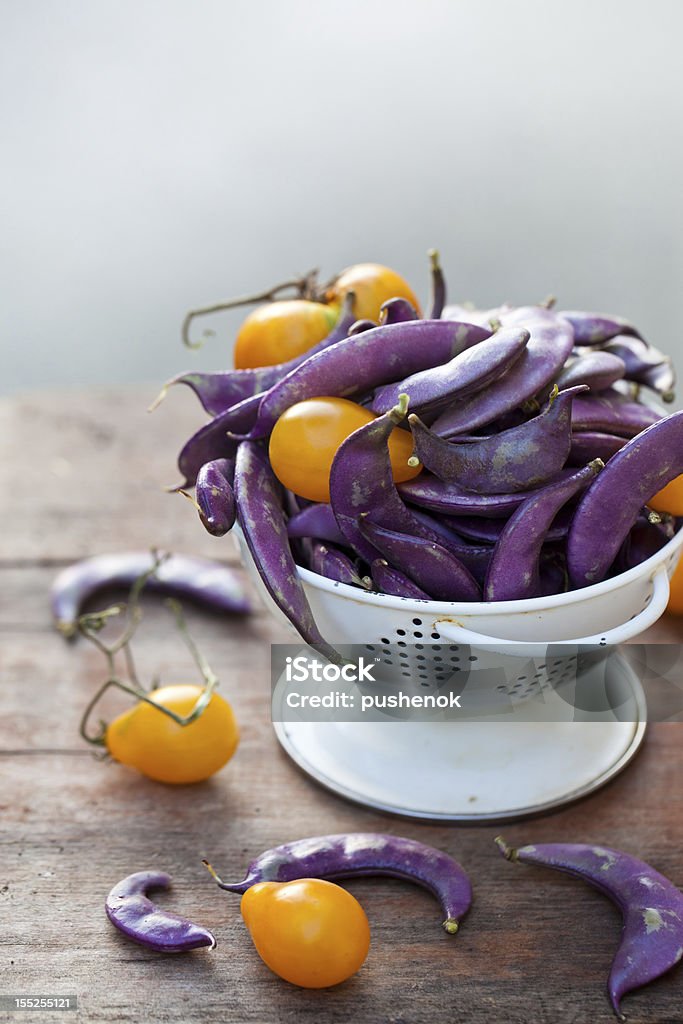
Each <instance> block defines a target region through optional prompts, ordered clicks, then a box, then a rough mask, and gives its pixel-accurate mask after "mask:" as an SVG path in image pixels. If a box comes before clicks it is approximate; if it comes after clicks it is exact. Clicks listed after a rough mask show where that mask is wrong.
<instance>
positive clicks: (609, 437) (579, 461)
mask: <svg viewBox="0 0 683 1024" xmlns="http://www.w3.org/2000/svg"><path fill="white" fill-rule="evenodd" d="M627 441H628V438H627V437H617V435H616V434H603V433H600V431H597V430H581V431H577V432H574V433H573V434H572V446H571V448H570V450H569V459H568V462H569V465H570V466H585V465H586V463H587V462H590V460H591V459H602V461H603V462H608V461H609V460H610V459H611V458H612V456H613V455H616V453H617V452H618V451H619V450H620V449H621V448H623V447H624V445H625V444H626V442H627Z"/></svg>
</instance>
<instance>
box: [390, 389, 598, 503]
mask: <svg viewBox="0 0 683 1024" xmlns="http://www.w3.org/2000/svg"><path fill="white" fill-rule="evenodd" d="M587 390H588V389H587V388H586V386H585V385H579V386H578V387H574V388H568V389H567V390H566V391H560V393H559V394H558V393H557V388H556V387H555V388H553V391H552V392H551V393H550V397H549V399H548V404H547V406H546V408H545V409H544V410H543V412H541V413H540V414H539V415H538V416H535V417H533V419H530V420H527V421H526V423H522V424H521V425H520V426H518V427H511V428H510V429H509V430H504V431H503V432H502V433H500V434H493V435H492V436H490V437H485V438H481V439H480V440H475V441H467V442H460V441H458V439H457V438H456V439H455V440H454V441H447V440H446V439H445V438H443V437H439V436H438V435H437V434H436V433H435V432H434V431H432V430H428V429H427V427H425V425H424V424H423V423H422V422H421V421H420V420H419V419H418V417H417V416H409V417H408V422H409V423H410V429H411V430H412V432H413V441H414V443H415V455H416V458H417V459H418V460H419V461H420V462H421V463H422V464H423V465H424V466H425V467H426V468H427V469H428V470H430V472H432V473H434V475H435V476H438V477H439V478H440V479H441V480H445V481H447V482H449V483H457V484H458V486H459V487H464V488H465V489H467V490H470V491H474V492H476V493H477V494H511V493H514V492H515V491H526V490H529V488H531V487H537V486H538V485H540V484H543V483H545V482H546V481H548V480H551V479H553V477H555V476H557V474H558V473H559V472H560V470H561V469H562V467H563V466H564V464H565V462H566V461H567V456H568V455H569V450H570V448H571V414H572V402H573V400H574V399H575V398H576V396H577V395H578V394H580V393H581V392H582V391H587Z"/></svg>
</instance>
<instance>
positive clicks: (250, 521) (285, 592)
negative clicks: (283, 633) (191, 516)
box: [235, 441, 342, 664]
mask: <svg viewBox="0 0 683 1024" xmlns="http://www.w3.org/2000/svg"><path fill="white" fill-rule="evenodd" d="M235 499H236V502H237V519H238V522H239V524H240V526H241V528H242V533H243V534H244V539H245V541H246V543H247V547H248V548H249V551H250V553H251V557H252V558H253V560H254V564H255V565H256V568H257V569H258V572H259V575H260V577H261V579H262V580H263V583H264V584H265V587H266V589H267V591H268V593H269V594H270V596H271V597H272V598H273V600H274V601H275V603H276V605H277V606H278V608H279V609H280V610H281V611H282V613H283V614H284V615H286V617H287V618H288V619H289V621H290V622H291V623H292V625H293V626H294V628H295V629H296V630H297V631H298V632H299V634H300V636H301V637H302V638H303V639H304V640H305V641H306V643H307V644H309V645H310V646H311V647H313V648H314V650H317V651H318V652H319V653H320V654H322V655H323V657H325V658H327V659H328V661H331V662H333V663H335V664H337V663H339V662H340V661H341V660H342V659H341V657H340V655H339V654H338V652H337V651H336V650H335V649H334V648H333V647H332V646H331V645H330V644H328V643H327V641H326V640H325V639H324V638H323V636H322V635H321V633H320V630H319V629H318V627H317V625H316V623H315V620H314V618H313V612H312V611H311V607H310V605H309V603H308V600H307V598H306V594H305V593H304V589H303V586H302V584H301V580H300V579H299V574H298V571H297V567H296V564H295V562H294V558H293V557H292V552H291V550H290V547H289V539H288V537H287V525H286V523H285V516H284V512H283V510H282V504H281V493H280V484H279V483H278V481H277V480H276V479H275V475H274V473H273V471H272V469H271V467H270V463H269V461H268V455H267V452H265V451H264V449H263V448H261V446H260V445H258V444H255V443H254V442H252V441H242V443H241V444H240V445H239V447H238V449H237V458H236V462H235Z"/></svg>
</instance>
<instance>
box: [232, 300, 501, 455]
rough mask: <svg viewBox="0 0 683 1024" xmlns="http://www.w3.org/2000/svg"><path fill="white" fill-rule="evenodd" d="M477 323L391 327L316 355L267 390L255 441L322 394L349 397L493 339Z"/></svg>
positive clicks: (426, 322)
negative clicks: (296, 407)
mask: <svg viewBox="0 0 683 1024" xmlns="http://www.w3.org/2000/svg"><path fill="white" fill-rule="evenodd" d="M490 333H491V332H490V331H487V330H485V329H484V328H482V327H476V326H474V325H473V324H458V323H454V322H452V321H444V320H416V321H411V322H409V323H399V324H385V325H384V326H382V327H374V328H372V329H371V330H367V331H363V332H362V333H361V334H355V335H353V336H352V337H349V338H345V339H344V340H343V341H338V342H337V344H336V345H332V347H331V348H328V349H325V351H324V352H318V353H317V354H316V355H314V356H311V358H310V359H307V360H306V362H305V363H302V364H301V366H298V367H297V368H296V369H295V370H292V372H291V373H289V374H287V376H286V377H285V378H284V379H283V380H281V381H280V382H279V383H278V384H276V385H275V386H274V387H272V388H271V389H270V391H267V392H266V394H265V395H264V397H263V401H262V403H261V406H260V408H259V413H258V418H257V421H256V423H255V424H254V426H253V428H252V429H251V431H250V433H249V435H248V436H249V438H250V439H253V438H257V437H265V436H266V435H267V434H269V433H270V431H271V430H272V429H273V426H274V425H275V423H276V422H277V420H278V418H279V417H280V416H281V415H282V413H283V412H284V411H285V410H286V409H288V408H289V407H290V406H291V405H294V404H295V403H296V402H301V401H303V400H304V399H306V398H315V397H316V396H318V395H329V396H337V397H339V398H348V397H350V396H353V395H357V394H360V393H362V392H364V391H370V390H371V389H372V388H375V387H378V386H379V385H381V384H388V383H390V382H391V381H393V380H400V379H402V378H403V377H407V376H408V375H409V374H412V373H417V371H418V370H426V369H428V368H429V367H430V366H438V365H439V364H440V363H445V362H446V361H447V360H449V359H452V358H453V356H455V355H457V353H458V352H462V351H463V350H464V349H466V348H469V347H470V346H471V345H476V344H477V343H478V342H480V341H483V340H484V339H485V338H488V337H489V336H490Z"/></svg>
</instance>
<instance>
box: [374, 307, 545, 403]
mask: <svg viewBox="0 0 683 1024" xmlns="http://www.w3.org/2000/svg"><path fill="white" fill-rule="evenodd" d="M528 341H529V332H528V331H527V330H525V329H524V328H523V327H510V328H502V329H501V330H499V331H497V332H496V333H495V334H494V335H493V336H492V337H491V338H488V339H486V340H484V341H480V342H479V344H478V345H475V346H474V347H473V348H468V349H465V351H464V352H460V353H459V354H458V355H457V356H455V357H454V358H453V359H451V360H450V361H449V362H447V363H443V364H442V365H441V366H435V367H432V368H431V369H428V370H422V371H420V372H419V373H414V374H412V375H411V376H410V377H406V378H404V380H402V381H400V382H399V383H398V384H387V385H386V386H385V387H383V388H379V390H378V391H376V392H375V396H374V398H373V400H372V409H373V412H377V413H383V412H387V410H389V409H391V408H392V406H394V405H395V404H396V402H397V401H398V396H399V395H401V394H406V395H408V398H409V399H410V408H411V409H419V410H422V409H430V408H435V407H439V406H442V405H443V403H444V401H446V400H453V401H455V400H458V401H461V400H463V399H465V398H467V397H469V396H470V395H472V394H473V393H478V392H480V391H482V390H483V389H484V388H487V387H488V386H489V385H490V384H493V382H494V381H497V380H498V378H499V377H503V376H504V375H505V374H506V373H507V372H508V371H509V370H510V368H511V367H512V366H514V364H515V363H516V362H517V361H518V360H519V359H520V358H521V357H522V354H523V353H524V350H525V349H526V346H527V342H528Z"/></svg>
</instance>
